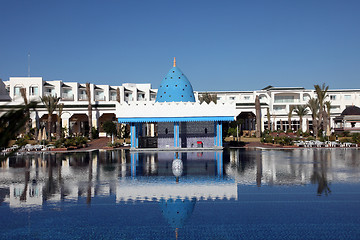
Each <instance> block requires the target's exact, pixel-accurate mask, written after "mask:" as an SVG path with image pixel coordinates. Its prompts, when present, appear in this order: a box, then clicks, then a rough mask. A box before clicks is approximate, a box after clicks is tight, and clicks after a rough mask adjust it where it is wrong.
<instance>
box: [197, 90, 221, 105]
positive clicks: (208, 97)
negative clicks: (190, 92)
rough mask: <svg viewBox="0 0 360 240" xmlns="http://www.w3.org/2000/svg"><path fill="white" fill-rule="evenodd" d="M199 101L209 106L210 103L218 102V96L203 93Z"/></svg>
mask: <svg viewBox="0 0 360 240" xmlns="http://www.w3.org/2000/svg"><path fill="white" fill-rule="evenodd" d="M199 101H200V103H203V102H206V103H207V104H209V103H210V102H214V103H216V102H217V95H216V94H210V93H207V92H206V93H203V94H201V95H200V97H199Z"/></svg>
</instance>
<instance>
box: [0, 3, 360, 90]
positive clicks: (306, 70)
mask: <svg viewBox="0 0 360 240" xmlns="http://www.w3.org/2000/svg"><path fill="white" fill-rule="evenodd" d="M359 12H360V1H358V0H355V1H350V0H347V1H340V0H338V1H332V0H326V1H322V0H301V1H300V0H293V1H289V0H264V1H257V0H254V1H250V0H247V1H240V0H238V1H226V0H225V1H210V0H207V1H195V0H192V1H184V0H183V1H174V0H172V1H170V0H168V1H157V0H151V1H149V0H148V1H137V0H132V1H130V0H129V1H120V0H117V1H80V0H79V1H73V0H71V1H66V0H62V1H48V0H47V1H36V0H31V1H29V0H26V1H17V0H0V13H1V20H0V34H1V37H0V56H1V57H0V78H2V79H3V80H7V79H8V78H9V77H11V76H27V69H28V68H27V63H28V59H27V55H28V52H30V53H31V75H32V76H42V77H43V78H44V79H46V80H56V79H62V80H63V81H78V82H82V83H84V82H92V83H95V84H111V85H120V84H122V83H124V82H134V83H151V84H152V85H153V87H154V88H157V87H158V86H159V84H160V82H161V80H162V78H163V77H164V76H165V75H166V74H167V72H168V71H169V69H170V68H171V67H172V59H173V57H176V59H177V64H178V67H180V68H181V70H182V71H183V72H184V73H185V74H186V75H187V77H188V79H189V80H190V82H191V83H192V85H193V88H194V89H195V90H256V89H261V88H264V87H266V86H267V85H273V86H289V87H297V86H302V87H306V88H313V85H314V84H321V83H323V82H325V83H326V84H328V85H329V86H330V88H332V89H337V88H360V14H359Z"/></svg>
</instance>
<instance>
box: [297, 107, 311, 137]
mask: <svg viewBox="0 0 360 240" xmlns="http://www.w3.org/2000/svg"><path fill="white" fill-rule="evenodd" d="M294 112H295V113H296V114H297V115H298V116H299V118H300V131H302V125H303V117H304V116H305V115H306V114H308V113H309V110H308V107H307V106H306V105H297V106H296V107H295V108H294Z"/></svg>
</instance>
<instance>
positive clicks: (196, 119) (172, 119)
mask: <svg viewBox="0 0 360 240" xmlns="http://www.w3.org/2000/svg"><path fill="white" fill-rule="evenodd" d="M234 120H235V118H234V117H231V116H219V117H160V118H118V122H119V123H144V122H215V121H221V122H225V121H226V122H227V121H234Z"/></svg>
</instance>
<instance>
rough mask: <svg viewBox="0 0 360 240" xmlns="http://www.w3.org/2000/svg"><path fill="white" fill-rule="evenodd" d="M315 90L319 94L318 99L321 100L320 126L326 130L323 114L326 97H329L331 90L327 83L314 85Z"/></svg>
mask: <svg viewBox="0 0 360 240" xmlns="http://www.w3.org/2000/svg"><path fill="white" fill-rule="evenodd" d="M314 88H315V92H316V95H317V99H318V100H319V128H322V129H323V130H324V127H325V126H324V124H323V121H324V119H323V115H324V111H325V110H324V103H325V98H326V97H327V91H328V90H329V86H326V85H325V83H323V84H322V86H320V85H314Z"/></svg>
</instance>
